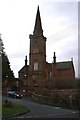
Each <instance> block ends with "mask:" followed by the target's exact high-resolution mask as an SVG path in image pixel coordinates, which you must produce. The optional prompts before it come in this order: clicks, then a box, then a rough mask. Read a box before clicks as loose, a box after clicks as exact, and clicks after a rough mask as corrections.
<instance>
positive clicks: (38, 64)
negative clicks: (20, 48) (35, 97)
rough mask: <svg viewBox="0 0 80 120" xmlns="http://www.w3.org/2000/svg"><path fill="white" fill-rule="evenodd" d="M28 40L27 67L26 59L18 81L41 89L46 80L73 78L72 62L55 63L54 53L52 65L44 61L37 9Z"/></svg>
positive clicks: (42, 40) (44, 45) (44, 52)
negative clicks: (32, 29) (31, 32)
mask: <svg viewBox="0 0 80 120" xmlns="http://www.w3.org/2000/svg"><path fill="white" fill-rule="evenodd" d="M29 38H30V51H29V65H27V58H26V60H25V61H26V62H25V65H24V67H23V68H22V69H21V70H20V71H19V72H18V74H19V79H20V80H22V81H23V83H24V85H28V86H29V87H30V88H34V87H35V86H38V87H41V86H42V85H43V83H44V82H45V83H46V82H47V80H48V81H49V80H54V79H55V78H56V79H57V78H71V79H72V78H75V70H74V65H73V61H72V60H71V61H64V62H56V55H55V52H54V56H53V63H48V62H47V61H46V37H44V35H43V29H42V23H41V17H40V11H39V7H38V9H37V14H36V20H35V26H34V31H33V35H31V34H30V35H29Z"/></svg>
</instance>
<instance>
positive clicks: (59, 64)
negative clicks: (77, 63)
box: [57, 61, 73, 69]
mask: <svg viewBox="0 0 80 120" xmlns="http://www.w3.org/2000/svg"><path fill="white" fill-rule="evenodd" d="M72 66H73V62H72V61H66V62H57V69H70V68H71V67H72Z"/></svg>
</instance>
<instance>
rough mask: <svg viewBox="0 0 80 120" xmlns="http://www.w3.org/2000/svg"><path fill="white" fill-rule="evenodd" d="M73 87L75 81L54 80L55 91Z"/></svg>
mask: <svg viewBox="0 0 80 120" xmlns="http://www.w3.org/2000/svg"><path fill="white" fill-rule="evenodd" d="M75 85H76V80H75V79H69V78H68V79H66V78H60V79H56V80H55V85H54V87H55V88H56V89H74V88H75Z"/></svg>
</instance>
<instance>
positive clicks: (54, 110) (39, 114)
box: [3, 97, 79, 118]
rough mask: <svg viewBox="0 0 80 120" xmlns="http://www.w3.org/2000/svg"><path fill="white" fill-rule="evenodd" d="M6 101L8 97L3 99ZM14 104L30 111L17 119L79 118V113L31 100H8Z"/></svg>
mask: <svg viewBox="0 0 80 120" xmlns="http://www.w3.org/2000/svg"><path fill="white" fill-rule="evenodd" d="M3 99H6V97H3ZM7 99H9V100H11V101H13V102H19V103H21V104H23V105H25V106H27V107H28V108H30V111H29V112H28V113H26V114H22V115H19V116H17V118H78V117H79V116H78V115H79V114H78V111H75V110H68V109H62V108H59V107H54V106H49V105H45V104H40V103H37V102H35V101H33V100H31V99H30V98H26V97H25V98H22V99H12V98H7Z"/></svg>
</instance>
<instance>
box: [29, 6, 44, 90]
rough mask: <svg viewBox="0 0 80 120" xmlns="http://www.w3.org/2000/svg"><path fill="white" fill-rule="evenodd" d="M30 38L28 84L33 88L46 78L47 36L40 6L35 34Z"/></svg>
mask: <svg viewBox="0 0 80 120" xmlns="http://www.w3.org/2000/svg"><path fill="white" fill-rule="evenodd" d="M29 38H30V52H29V79H28V83H29V84H28V85H29V86H30V87H31V88H33V87H35V86H41V83H42V82H43V81H44V80H45V78H46V37H44V35H43V29H42V23H41V17H40V11H39V6H38V9H37V14H36V20H35V26H34V31H33V35H31V34H30V35H29Z"/></svg>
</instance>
